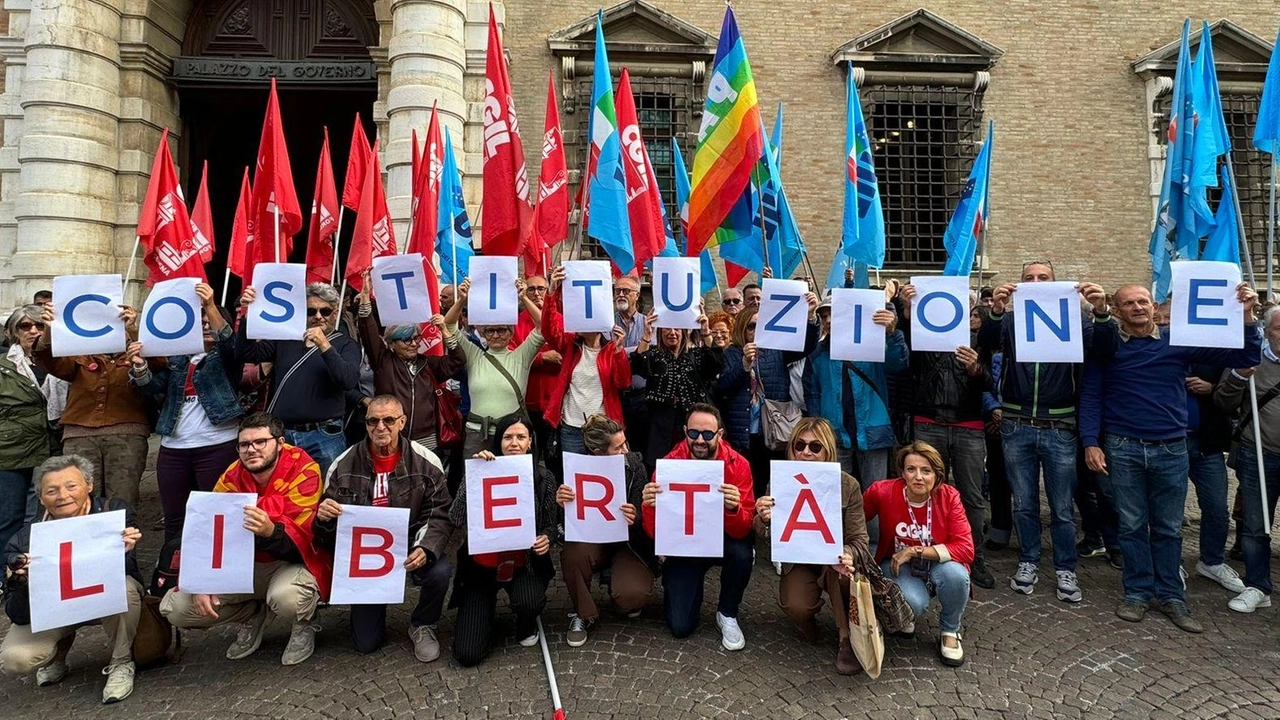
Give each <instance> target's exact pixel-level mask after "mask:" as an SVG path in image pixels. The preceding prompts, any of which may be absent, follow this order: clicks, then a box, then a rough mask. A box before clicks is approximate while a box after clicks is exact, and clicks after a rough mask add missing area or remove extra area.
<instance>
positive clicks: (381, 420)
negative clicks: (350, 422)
mask: <svg viewBox="0 0 1280 720" xmlns="http://www.w3.org/2000/svg"><path fill="white" fill-rule="evenodd" d="M402 417H404V416H403V415H388V416H387V417H367V418H365V419H364V424H365V427H367V428H369V429H373V428H376V427H378V425H380V424H381V425H386V426H387V427H391V426H392V425H395V424H396V422H397V421H398V420H400V418H402Z"/></svg>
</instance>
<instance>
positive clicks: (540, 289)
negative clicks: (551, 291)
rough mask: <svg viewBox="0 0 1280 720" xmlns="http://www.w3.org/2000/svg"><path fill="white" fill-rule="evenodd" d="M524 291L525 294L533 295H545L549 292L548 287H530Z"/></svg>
mask: <svg viewBox="0 0 1280 720" xmlns="http://www.w3.org/2000/svg"><path fill="white" fill-rule="evenodd" d="M524 290H525V292H531V293H544V292H546V291H547V286H546V285H529V286H528V287H526V288H525V289H524Z"/></svg>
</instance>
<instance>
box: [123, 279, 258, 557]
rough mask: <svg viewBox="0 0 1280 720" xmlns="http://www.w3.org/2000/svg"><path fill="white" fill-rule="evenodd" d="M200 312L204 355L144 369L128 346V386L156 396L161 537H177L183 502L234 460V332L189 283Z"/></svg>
mask: <svg viewBox="0 0 1280 720" xmlns="http://www.w3.org/2000/svg"><path fill="white" fill-rule="evenodd" d="M196 295H197V296H198V297H199V298H200V303H201V306H202V309H203V313H204V321H203V326H204V352H202V353H200V354H198V355H176V356H173V357H170V358H168V359H167V361H166V363H165V366H164V367H163V368H160V369H157V370H156V371H154V372H153V371H152V370H151V368H150V367H149V366H148V365H147V360H146V358H144V357H141V353H142V351H143V347H142V343H139V342H134V343H130V344H129V349H128V355H129V361H130V363H132V367H131V368H130V370H129V382H131V383H133V385H134V386H135V387H138V388H140V389H141V390H142V391H143V392H145V393H147V394H148V395H151V396H154V397H159V398H162V405H161V407H160V419H159V421H158V422H157V423H156V432H157V433H159V435H160V454H159V455H158V456H156V484H157V485H158V486H159V489H160V507H161V508H162V509H163V510H164V539H165V542H168V541H170V540H172V539H174V538H176V537H178V536H179V535H181V534H182V525H183V521H184V520H185V518H186V511H187V498H188V497H189V496H190V495H191V492H192V491H193V490H199V491H201V492H211V491H212V490H213V486H214V485H216V484H217V483H218V478H219V477H220V476H221V475H222V473H223V471H225V470H226V469H227V467H228V466H230V465H231V463H233V462H235V461H236V460H237V459H238V458H239V455H238V454H237V452H236V433H237V432H238V427H239V422H240V417H241V416H242V415H244V408H243V407H242V406H241V405H240V399H239V397H238V395H237V390H238V388H239V385H240V378H241V376H242V375H243V368H244V366H243V364H242V363H240V362H239V361H238V360H237V359H236V353H235V333H233V332H232V331H231V325H230V323H228V322H227V318H226V316H225V315H223V310H222V308H220V307H218V304H217V301H216V300H214V296H213V288H211V287H209V286H208V285H207V284H205V283H198V284H197V285H196Z"/></svg>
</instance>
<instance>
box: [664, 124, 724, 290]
mask: <svg viewBox="0 0 1280 720" xmlns="http://www.w3.org/2000/svg"><path fill="white" fill-rule="evenodd" d="M671 157H672V162H673V163H674V165H675V173H676V205H677V206H679V207H680V236H681V237H682V238H684V241H685V248H687V247H688V242H689V236H688V234H687V233H688V228H689V171H688V170H687V169H686V168H685V164H684V153H681V152H680V143H679V142H678V141H677V140H676V139H675V138H671ZM681 254H683V249H682V252H681ZM698 260H699V263H698V264H699V266H700V275H701V277H702V291H701V292H702V294H703V295H706V294H707V293H709V292H711V290H712V289H713V288H715V286H716V267H715V265H713V264H712V262H711V249H710V248H704V249H703V251H702V252H700V253H698Z"/></svg>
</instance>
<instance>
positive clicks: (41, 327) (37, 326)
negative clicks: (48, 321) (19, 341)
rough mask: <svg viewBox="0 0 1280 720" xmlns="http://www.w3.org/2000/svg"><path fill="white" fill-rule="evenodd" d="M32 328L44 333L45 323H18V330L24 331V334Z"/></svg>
mask: <svg viewBox="0 0 1280 720" xmlns="http://www.w3.org/2000/svg"><path fill="white" fill-rule="evenodd" d="M31 328H35V329H37V330H40V331H43V330H44V323H42V322H20V323H18V329H19V330H21V331H23V332H26V331H27V330H30V329H31Z"/></svg>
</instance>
